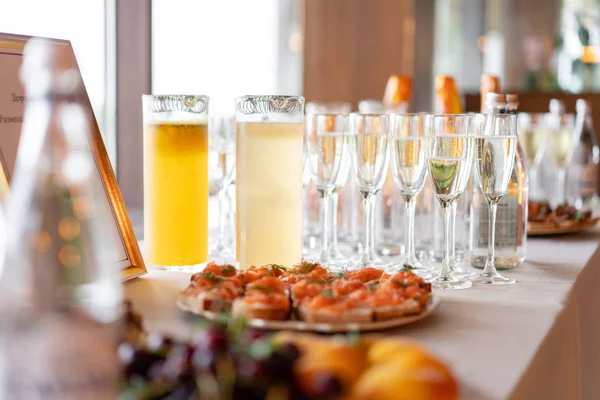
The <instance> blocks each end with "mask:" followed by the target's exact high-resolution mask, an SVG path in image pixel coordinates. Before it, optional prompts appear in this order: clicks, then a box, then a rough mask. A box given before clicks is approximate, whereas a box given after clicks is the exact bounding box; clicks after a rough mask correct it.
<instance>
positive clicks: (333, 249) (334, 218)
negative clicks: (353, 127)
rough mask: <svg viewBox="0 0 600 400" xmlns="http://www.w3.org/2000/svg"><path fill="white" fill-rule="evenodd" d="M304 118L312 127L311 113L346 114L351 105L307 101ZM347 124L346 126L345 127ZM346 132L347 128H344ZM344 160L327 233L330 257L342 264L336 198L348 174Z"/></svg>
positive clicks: (309, 126)
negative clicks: (329, 239)
mask: <svg viewBox="0 0 600 400" xmlns="http://www.w3.org/2000/svg"><path fill="white" fill-rule="evenodd" d="M305 108H306V118H307V124H306V129H307V130H310V129H314V127H313V125H312V124H311V123H310V122H308V120H309V119H310V115H311V114H342V115H346V116H347V115H348V114H350V112H351V111H352V105H351V104H350V103H348V102H345V101H322V102H309V103H306V107H305ZM347 128H348V126H346V129H347ZM346 132H347V130H346ZM345 161H346V162H345V163H344V164H343V165H342V168H341V170H340V173H339V174H338V177H337V179H336V183H335V187H334V188H333V192H332V193H331V196H329V197H330V199H331V200H330V205H329V220H330V222H329V229H328V230H329V234H330V236H331V241H330V243H329V251H330V253H331V257H332V259H333V260H334V261H335V262H336V263H338V264H343V263H346V262H347V261H348V258H347V257H346V256H344V255H343V254H342V252H341V251H340V250H339V248H338V211H339V210H338V200H339V191H340V190H341V189H342V188H343V187H344V185H345V184H346V182H347V181H348V176H349V173H350V159H349V157H347V158H346V160H345ZM345 217H346V218H350V216H345Z"/></svg>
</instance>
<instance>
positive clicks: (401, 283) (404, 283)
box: [392, 279, 408, 288]
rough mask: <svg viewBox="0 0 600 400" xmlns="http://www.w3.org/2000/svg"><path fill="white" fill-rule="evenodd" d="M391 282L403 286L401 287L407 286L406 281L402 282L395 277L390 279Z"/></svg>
mask: <svg viewBox="0 0 600 400" xmlns="http://www.w3.org/2000/svg"><path fill="white" fill-rule="evenodd" d="M392 282H393V283H394V284H396V285H398V286H400V287H403V288H405V287H408V284H407V283H406V282H404V281H399V280H397V279H392Z"/></svg>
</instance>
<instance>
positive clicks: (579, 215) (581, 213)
mask: <svg viewBox="0 0 600 400" xmlns="http://www.w3.org/2000/svg"><path fill="white" fill-rule="evenodd" d="M582 218H583V211H581V210H577V211H576V212H575V220H576V221H579V220H580V219H582Z"/></svg>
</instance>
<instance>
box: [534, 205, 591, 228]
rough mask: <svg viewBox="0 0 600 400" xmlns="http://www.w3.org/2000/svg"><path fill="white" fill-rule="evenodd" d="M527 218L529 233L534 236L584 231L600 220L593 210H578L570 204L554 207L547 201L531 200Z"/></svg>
mask: <svg viewBox="0 0 600 400" xmlns="http://www.w3.org/2000/svg"><path fill="white" fill-rule="evenodd" d="M527 219H528V222H527V234H529V235H532V236H545V235H562V234H567V233H577V232H583V231H585V230H588V229H590V228H593V227H594V226H596V224H597V223H598V221H599V220H600V218H599V217H593V216H592V212H591V210H578V209H576V208H575V207H574V206H572V205H568V204H563V205H560V206H558V207H556V208H555V209H552V207H551V206H550V204H548V203H547V202H530V203H529V209H528V218H527Z"/></svg>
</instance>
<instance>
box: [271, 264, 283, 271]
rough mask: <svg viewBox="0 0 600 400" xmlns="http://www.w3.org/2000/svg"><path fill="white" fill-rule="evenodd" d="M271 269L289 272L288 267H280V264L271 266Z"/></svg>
mask: <svg viewBox="0 0 600 400" xmlns="http://www.w3.org/2000/svg"><path fill="white" fill-rule="evenodd" d="M269 267H271V268H273V269H278V270H280V271H283V272H285V271H287V267H285V266H283V265H279V264H269Z"/></svg>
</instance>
